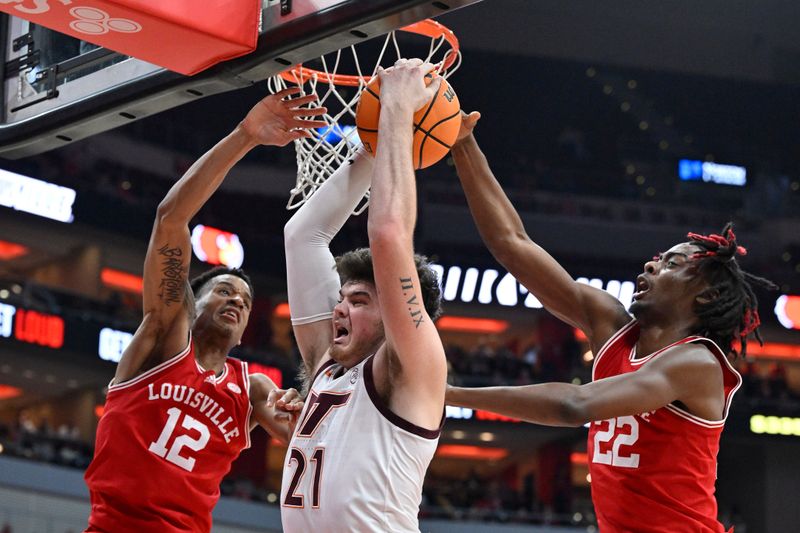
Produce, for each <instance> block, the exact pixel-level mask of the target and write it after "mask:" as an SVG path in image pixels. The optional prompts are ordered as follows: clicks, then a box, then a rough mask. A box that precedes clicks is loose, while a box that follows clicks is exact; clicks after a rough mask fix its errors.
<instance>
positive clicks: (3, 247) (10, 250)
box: [0, 240, 28, 261]
mask: <svg viewBox="0 0 800 533" xmlns="http://www.w3.org/2000/svg"><path fill="white" fill-rule="evenodd" d="M27 253H28V248H27V247H25V246H22V245H21V244H17V243H15V242H9V241H2V240H0V261H11V260H12V259H16V258H17V257H22V256H23V255H26V254H27Z"/></svg>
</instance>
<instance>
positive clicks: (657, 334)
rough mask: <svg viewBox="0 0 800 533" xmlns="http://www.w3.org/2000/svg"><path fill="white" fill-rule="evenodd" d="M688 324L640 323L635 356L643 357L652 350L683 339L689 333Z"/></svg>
mask: <svg viewBox="0 0 800 533" xmlns="http://www.w3.org/2000/svg"><path fill="white" fill-rule="evenodd" d="M689 332H690V329H689V325H687V324H670V325H668V326H657V325H644V324H643V325H642V326H641V328H640V330H639V340H638V341H637V342H636V356H637V357H645V356H648V355H650V354H651V353H653V352H657V351H658V350H661V349H662V348H665V347H667V346H669V345H670V344H673V343H676V342H678V341H679V340H681V339H685V338H686V337H688V336H689V335H690V333H689Z"/></svg>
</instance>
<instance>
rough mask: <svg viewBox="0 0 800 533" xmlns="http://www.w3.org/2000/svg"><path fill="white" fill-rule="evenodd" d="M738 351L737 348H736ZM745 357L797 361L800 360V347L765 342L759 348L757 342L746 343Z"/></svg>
mask: <svg viewBox="0 0 800 533" xmlns="http://www.w3.org/2000/svg"><path fill="white" fill-rule="evenodd" d="M737 349H738V348H737ZM747 357H757V358H759V359H797V360H800V345H797V344H784V343H781V342H765V343H764V346H759V344H758V343H757V342H752V341H751V342H748V343H747Z"/></svg>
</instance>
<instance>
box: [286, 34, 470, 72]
mask: <svg viewBox="0 0 800 533" xmlns="http://www.w3.org/2000/svg"><path fill="white" fill-rule="evenodd" d="M396 31H403V32H406V33H415V34H417V35H423V36H425V37H430V38H431V39H439V38H444V40H445V41H447V42H448V44H449V45H450V50H449V51H448V52H447V53H446V54H445V56H444V60H443V61H442V65H441V66H440V67H439V68H437V71H446V70H447V69H448V68H450V67H451V66H453V63H455V61H456V59H457V58H458V53H459V44H458V39H457V38H456V34H455V33H453V30H451V29H450V28H448V27H447V26H445V25H444V24H442V23H440V22H436V21H435V20H433V19H425V20H421V21H419V22H415V23H414V24H409V25H408V26H404V27H402V28H399V29H398V30H396ZM280 77H281V78H283V79H284V80H286V81H288V82H291V83H301V84H302V83H305V82H307V81H309V80H311V79H313V78H315V77H316V78H317V79H319V80H323V81H327V82H329V83H333V84H334V85H342V86H348V87H360V86H361V85H365V84H367V83H369V82H370V80H372V76H358V75H351V74H329V73H327V72H323V71H321V70H315V69H312V68H307V67H304V66H303V64H302V63H300V64H299V65H296V66H294V67H291V68H289V69H287V70H285V71H283V72H281V73H280Z"/></svg>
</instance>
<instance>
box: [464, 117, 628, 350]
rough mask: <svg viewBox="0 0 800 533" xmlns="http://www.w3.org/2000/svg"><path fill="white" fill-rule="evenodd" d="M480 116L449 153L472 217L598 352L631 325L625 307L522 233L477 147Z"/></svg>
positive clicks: (516, 271) (502, 256)
mask: <svg viewBox="0 0 800 533" xmlns="http://www.w3.org/2000/svg"><path fill="white" fill-rule="evenodd" d="M479 118H480V115H479V114H478V113H471V114H469V115H466V114H465V115H464V116H463V120H462V126H461V132H459V137H458V140H457V141H456V143H455V145H454V146H453V149H452V155H453V160H454V162H455V165H456V170H457V172H458V177H459V179H460V180H461V185H462V187H463V189H464V193H465V195H466V197H467V202H468V204H469V209H470V212H471V213H472V217H473V218H474V219H475V223H476V225H477V227H478V231H479V232H480V234H481V238H482V239H483V242H484V243H485V244H486V246H487V247H488V248H489V251H490V252H491V253H492V255H493V256H494V257H495V259H497V261H498V262H499V263H500V264H502V265H503V266H504V267H505V268H506V269H507V270H508V271H509V272H510V273H511V274H512V275H513V276H514V277H516V278H517V279H518V280H519V281H520V283H522V284H523V285H524V286H525V288H527V289H528V290H529V291H530V292H531V293H533V294H534V295H535V296H536V297H537V298H538V299H539V301H540V302H542V305H544V307H545V308H546V309H547V310H548V311H550V312H551V313H553V314H554V315H556V316H557V317H559V318H560V319H562V320H564V321H565V322H567V323H569V324H571V325H573V326H575V327H578V328H580V329H582V330H583V331H584V332H585V333H586V334H587V336H588V337H589V338H590V339H591V340H592V344H593V348H595V349H597V348H599V347H600V345H602V344H603V342H605V340H607V339H608V338H609V337H610V336H611V335H612V334H613V332H614V331H616V330H617V329H619V328H620V327H621V326H622V325H624V324H625V323H626V322H628V321H629V320H630V317H629V316H628V314H627V313H626V312H625V309H624V307H623V306H622V305H621V304H620V303H619V301H617V300H616V299H615V298H613V297H612V296H610V295H609V294H607V293H606V292H604V291H601V290H598V289H594V288H592V287H589V286H587V285H583V284H579V283H577V282H575V281H574V280H573V279H572V277H571V276H570V275H569V273H567V271H566V270H564V268H563V267H562V266H561V265H560V264H558V262H557V261H556V260H555V259H553V257H552V256H550V254H548V253H547V252H546V251H545V250H544V249H542V248H541V247H540V246H539V245H537V244H536V243H535V242H533V241H532V240H531V239H530V237H529V236H528V234H527V232H526V231H525V227H524V226H523V224H522V220H521V219H520V217H519V214H518V213H517V212H516V210H515V209H514V206H513V205H512V204H511V201H510V200H509V199H508V197H507V196H506V194H505V193H504V192H503V189H502V187H500V184H499V183H498V181H497V179H496V178H495V176H494V174H493V173H492V170H491V168H490V167H489V163H488V161H487V159H486V156H484V154H483V152H482V151H481V149H480V147H479V146H478V143H477V141H476V140H475V136H474V135H473V132H472V130H473V128H474V127H475V124H476V122H477V121H478V119H479Z"/></svg>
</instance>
